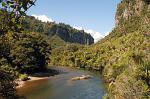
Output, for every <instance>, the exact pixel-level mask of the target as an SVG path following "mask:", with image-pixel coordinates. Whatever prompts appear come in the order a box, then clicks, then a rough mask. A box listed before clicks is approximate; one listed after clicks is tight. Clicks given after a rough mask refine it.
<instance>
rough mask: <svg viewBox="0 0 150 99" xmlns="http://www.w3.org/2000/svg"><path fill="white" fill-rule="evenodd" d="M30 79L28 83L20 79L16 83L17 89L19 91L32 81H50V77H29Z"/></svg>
mask: <svg viewBox="0 0 150 99" xmlns="http://www.w3.org/2000/svg"><path fill="white" fill-rule="evenodd" d="M28 78H29V80H27V81H22V80H21V79H18V80H17V81H16V83H17V86H16V88H17V89H18V88H21V87H23V86H24V84H25V83H26V82H32V81H37V80H44V79H48V78H49V77H33V76H29V77H28Z"/></svg>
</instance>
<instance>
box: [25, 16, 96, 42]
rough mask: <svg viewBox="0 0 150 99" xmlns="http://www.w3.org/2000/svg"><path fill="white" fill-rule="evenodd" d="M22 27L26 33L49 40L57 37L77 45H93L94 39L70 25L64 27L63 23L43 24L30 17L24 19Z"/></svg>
mask: <svg viewBox="0 0 150 99" xmlns="http://www.w3.org/2000/svg"><path fill="white" fill-rule="evenodd" d="M23 25H24V27H25V30H26V31H30V32H40V33H44V34H46V35H47V36H48V37H49V38H51V37H52V38H54V37H53V36H55V35H57V36H58V37H60V38H61V39H62V40H63V41H64V42H70V43H79V44H86V45H90V44H93V43H94V39H93V37H92V36H91V35H90V34H87V33H86V32H84V31H83V30H77V29H74V28H72V27H71V26H70V25H66V24H64V23H59V24H56V23H55V22H47V23H45V22H41V21H40V20H37V19H35V18H34V17H32V16H30V17H26V18H25V20H24V21H23ZM58 41H59V40H58ZM52 43H53V42H52ZM55 43H56V42H55ZM58 43H61V42H58Z"/></svg>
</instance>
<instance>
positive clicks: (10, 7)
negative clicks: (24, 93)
mask: <svg viewBox="0 0 150 99" xmlns="http://www.w3.org/2000/svg"><path fill="white" fill-rule="evenodd" d="M35 2H36V0H21V1H20V0H6V1H5V0H0V4H1V6H2V8H1V9H0V98H2V99H3V98H4V99H19V98H20V96H18V95H17V94H16V89H15V86H16V83H15V79H17V78H19V77H23V78H27V76H28V75H30V74H32V73H35V72H39V71H44V70H46V69H47V67H50V66H68V67H73V68H77V69H85V70H91V71H98V72H99V73H100V74H101V75H102V76H103V78H104V81H105V83H106V85H107V90H108V93H107V94H105V95H104V96H103V98H104V99H149V98H150V43H149V42H150V1H149V0H132V1H131V0H122V1H121V3H120V4H118V7H117V12H116V16H115V19H116V26H115V28H114V29H113V30H112V32H111V33H110V34H109V35H108V36H106V37H105V38H103V39H101V40H100V41H99V42H97V43H94V39H93V37H92V36H91V35H90V34H88V33H86V32H85V31H84V30H77V29H74V28H73V27H71V26H70V25H67V24H64V23H59V24H58V23H55V22H41V21H39V20H37V19H35V18H34V17H32V16H27V15H26V11H27V10H28V9H29V8H30V7H31V6H33V5H34V3H35Z"/></svg>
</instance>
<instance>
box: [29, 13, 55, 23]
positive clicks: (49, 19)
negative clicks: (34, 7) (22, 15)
mask: <svg viewBox="0 0 150 99" xmlns="http://www.w3.org/2000/svg"><path fill="white" fill-rule="evenodd" d="M32 16H34V17H35V18H36V19H38V20H41V21H42V22H54V21H53V20H52V19H51V18H48V17H47V16H46V15H34V14H33V15H32Z"/></svg>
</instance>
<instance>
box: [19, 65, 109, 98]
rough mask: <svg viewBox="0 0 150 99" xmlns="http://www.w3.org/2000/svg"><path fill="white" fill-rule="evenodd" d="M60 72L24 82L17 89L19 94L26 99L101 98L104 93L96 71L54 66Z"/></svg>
mask: <svg viewBox="0 0 150 99" xmlns="http://www.w3.org/2000/svg"><path fill="white" fill-rule="evenodd" d="M55 69H56V70H59V71H60V74H58V75H55V76H51V77H50V78H48V79H43V80H38V81H30V82H26V83H25V85H24V86H23V87H22V88H20V89H18V93H19V94H20V95H24V96H25V97H26V98H27V99H102V96H103V95H104V94H105V93H106V90H105V87H104V84H103V81H102V79H101V78H100V75H99V74H98V73H93V72H89V71H84V70H76V69H70V68H66V67H55ZM81 75H91V76H92V78H90V79H86V80H76V81H72V80H70V79H71V78H72V77H76V76H81Z"/></svg>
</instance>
